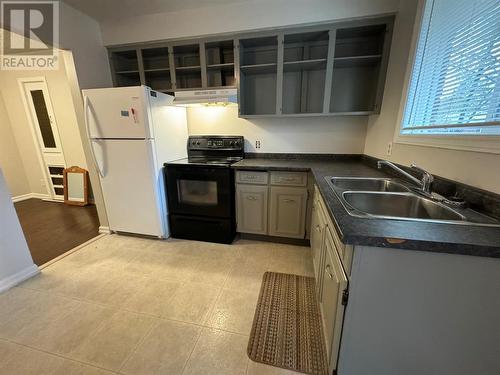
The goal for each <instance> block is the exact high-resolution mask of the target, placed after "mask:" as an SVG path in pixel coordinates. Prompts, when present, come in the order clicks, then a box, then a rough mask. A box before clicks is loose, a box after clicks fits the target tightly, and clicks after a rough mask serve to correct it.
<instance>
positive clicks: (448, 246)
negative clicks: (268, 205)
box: [232, 157, 500, 258]
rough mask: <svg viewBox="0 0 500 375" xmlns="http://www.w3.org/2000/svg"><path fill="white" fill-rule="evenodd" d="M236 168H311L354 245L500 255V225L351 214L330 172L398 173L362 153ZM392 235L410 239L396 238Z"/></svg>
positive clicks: (269, 161) (259, 161)
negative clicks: (330, 183) (369, 160)
mask: <svg viewBox="0 0 500 375" xmlns="http://www.w3.org/2000/svg"><path fill="white" fill-rule="evenodd" d="M232 166H233V168H235V169H243V170H244V169H247V170H290V171H309V170H310V171H311V172H312V174H313V175H314V178H315V180H316V184H317V185H318V188H319V190H320V192H321V195H322V197H323V199H324V201H325V203H326V206H327V208H328V210H329V213H330V216H331V218H332V220H333V222H334V223H335V225H336V227H337V230H338V232H339V233H340V235H341V238H342V241H343V242H344V243H346V244H352V245H366V246H378V247H393V248H398V249H408V250H422V251H432V252H442V253H453V254H464V255H475V256H486V257H494V258H500V228H499V227H484V226H477V225H460V224H448V223H432V222H431V223H430V222H419V221H407V220H393V219H367V218H360V217H354V216H350V215H349V214H348V213H347V212H346V210H345V209H344V207H343V206H342V203H341V202H340V200H339V198H338V197H337V196H336V194H335V193H334V191H333V190H332V189H331V188H330V187H329V186H328V184H327V182H326V180H325V176H358V177H392V176H390V175H387V174H385V173H383V172H381V171H379V170H377V169H375V168H372V167H370V166H369V165H368V164H366V163H364V162H363V161H362V159H361V158H358V159H357V160H356V159H349V158H344V157H339V158H332V159H330V160H326V159H303V158H301V159H259V158H249V159H244V160H242V161H240V162H238V163H235V164H233V165H232ZM387 238H389V239H390V238H396V239H404V240H405V241H404V242H402V243H399V244H390V243H389V242H387Z"/></svg>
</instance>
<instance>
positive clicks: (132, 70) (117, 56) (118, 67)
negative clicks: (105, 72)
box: [109, 49, 141, 87]
mask: <svg viewBox="0 0 500 375" xmlns="http://www.w3.org/2000/svg"><path fill="white" fill-rule="evenodd" d="M109 59H110V65H111V72H112V73H113V83H114V86H120V87H122V86H137V85H140V84H141V76H140V71H139V57H138V50H136V49H132V50H116V51H112V52H110V53H109Z"/></svg>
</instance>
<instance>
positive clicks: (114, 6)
mask: <svg viewBox="0 0 500 375" xmlns="http://www.w3.org/2000/svg"><path fill="white" fill-rule="evenodd" d="M63 1H64V2H65V3H67V4H69V5H71V6H72V7H73V8H76V9H78V10H80V11H81V12H83V13H85V14H87V15H89V16H90V17H92V18H95V19H96V20H98V21H107V20H112V19H121V18H129V17H132V16H142V15H147V14H154V13H165V12H176V11H182V10H188V9H195V8H204V7H209V6H213V5H222V4H230V3H233V4H234V3H242V2H246V1H251V0H63Z"/></svg>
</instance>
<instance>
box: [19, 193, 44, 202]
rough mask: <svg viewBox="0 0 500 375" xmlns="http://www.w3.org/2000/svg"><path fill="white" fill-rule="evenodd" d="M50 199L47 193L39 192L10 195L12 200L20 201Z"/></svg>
mask: <svg viewBox="0 0 500 375" xmlns="http://www.w3.org/2000/svg"><path fill="white" fill-rule="evenodd" d="M32 198H35V199H50V195H48V194H40V193H28V194H23V195H17V196H15V197H12V202H14V203H16V202H21V201H25V200H26V199H32Z"/></svg>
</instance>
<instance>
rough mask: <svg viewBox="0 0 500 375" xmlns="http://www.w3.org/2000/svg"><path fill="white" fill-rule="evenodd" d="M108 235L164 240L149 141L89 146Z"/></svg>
mask: <svg viewBox="0 0 500 375" xmlns="http://www.w3.org/2000/svg"><path fill="white" fill-rule="evenodd" d="M93 147H94V151H95V154H96V159H97V163H98V165H99V167H100V169H101V172H102V174H101V186H102V191H103V195H104V203H105V206H106V211H107V214H108V220H109V227H110V229H111V230H112V231H117V232H128V233H137V234H144V235H150V236H158V237H165V236H166V233H167V231H166V227H165V225H166V218H165V217H164V216H165V213H164V212H165V210H164V208H163V207H162V204H161V202H162V199H161V197H160V196H159V192H158V185H157V176H156V174H157V173H156V172H155V170H154V166H153V165H154V163H153V154H152V141H150V140H102V141H98V142H93Z"/></svg>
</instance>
